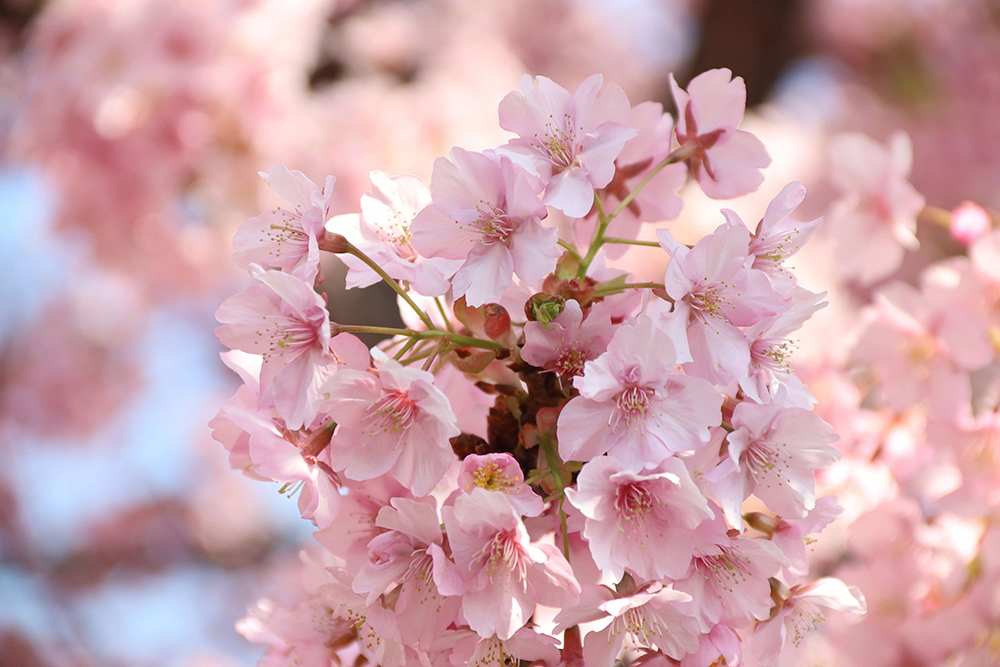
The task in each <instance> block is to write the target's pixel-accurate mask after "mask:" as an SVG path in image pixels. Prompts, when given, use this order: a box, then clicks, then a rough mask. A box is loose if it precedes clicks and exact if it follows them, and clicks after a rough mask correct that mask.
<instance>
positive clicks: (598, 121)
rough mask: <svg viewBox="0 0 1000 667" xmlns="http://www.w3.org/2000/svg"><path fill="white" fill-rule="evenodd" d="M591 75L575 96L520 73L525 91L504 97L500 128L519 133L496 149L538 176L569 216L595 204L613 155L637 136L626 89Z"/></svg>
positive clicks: (554, 203) (609, 173) (542, 79)
mask: <svg viewBox="0 0 1000 667" xmlns="http://www.w3.org/2000/svg"><path fill="white" fill-rule="evenodd" d="M603 82H604V78H603V77H602V76H601V75H600V74H594V75H592V76H590V77H588V78H587V79H586V80H585V81H584V82H583V83H581V84H580V87H579V88H577V89H576V92H575V93H573V94H572V95H571V94H570V93H569V91H567V90H566V89H565V88H563V87H561V86H559V85H558V84H556V83H555V82H554V81H552V80H551V79H547V78H545V77H544V76H536V77H532V76H530V75H527V74H525V75H524V76H522V77H521V81H520V88H521V92H520V93H518V92H512V93H509V94H508V95H507V96H506V97H505V98H503V100H501V101H500V127H502V128H503V129H505V130H509V131H511V132H514V133H515V134H517V135H519V137H520V138H518V139H512V140H511V141H510V142H509V143H508V144H507V145H506V146H503V147H501V148H499V149H498V150H497V152H498V153H499V154H501V155H507V156H509V157H510V158H511V159H513V160H515V161H517V162H518V163H519V164H520V165H521V166H523V167H524V168H526V169H528V171H530V172H532V173H533V174H535V175H537V176H539V177H540V178H541V179H542V183H543V184H544V185H545V186H546V188H545V199H544V202H545V203H546V204H548V205H549V206H552V207H553V208H557V209H559V210H560V211H562V212H563V213H565V214H566V215H568V216H570V217H571V218H582V217H583V216H585V215H587V213H588V212H589V211H590V209H591V207H592V206H593V205H594V190H595V189H597V188H603V187H604V186H606V185H607V184H608V183H610V182H611V179H612V177H614V174H615V158H616V157H618V155H619V153H621V152H622V149H623V148H624V147H625V142H626V141H628V140H629V139H630V138H632V137H634V136H635V135H636V131H635V130H633V129H632V128H630V127H629V126H628V125H627V123H628V122H629V110H630V108H631V107H630V105H629V101H628V97H626V96H625V91H623V90H622V89H621V88H619V87H618V86H617V85H615V84H613V83H609V84H607V85H606V86H603V88H602V84H603Z"/></svg>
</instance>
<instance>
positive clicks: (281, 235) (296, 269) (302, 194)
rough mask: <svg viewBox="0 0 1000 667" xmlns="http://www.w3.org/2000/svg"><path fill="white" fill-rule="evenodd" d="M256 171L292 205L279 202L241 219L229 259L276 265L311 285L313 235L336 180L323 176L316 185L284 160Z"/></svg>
mask: <svg viewBox="0 0 1000 667" xmlns="http://www.w3.org/2000/svg"><path fill="white" fill-rule="evenodd" d="M260 175H261V178H263V179H264V180H265V181H267V184H268V185H270V186H271V189H272V190H274V191H275V192H277V193H278V194H279V195H281V196H282V197H283V198H284V199H285V201H287V202H288V203H289V204H291V205H292V207H291V208H290V209H284V208H280V207H279V208H276V209H274V210H273V211H268V212H267V213H262V214H261V215H258V216H257V217H255V218H250V219H249V220H247V221H246V222H244V223H243V224H242V225H241V226H240V228H239V230H237V232H236V236H235V237H233V246H234V247H235V248H236V253H235V254H234V255H233V261H235V262H236V264H237V266H239V267H241V268H244V269H249V268H250V267H251V265H252V264H259V265H260V266H263V267H264V268H266V269H281V270H283V271H286V272H289V273H293V274H294V275H296V276H298V277H299V278H301V279H302V280H303V281H305V282H307V283H310V284H312V283H313V282H315V280H316V277H317V275H318V274H319V239H320V237H321V236H322V235H323V231H324V227H323V226H324V224H325V223H326V219H327V217H329V213H330V199H331V197H332V196H333V186H334V183H335V182H336V179H335V178H334V177H333V176H327V177H326V183H325V184H324V186H323V189H322V190H320V189H319V188H317V187H316V184H315V183H313V182H312V181H311V180H309V179H308V178H307V177H306V176H305V174H303V173H302V172H301V171H291V170H289V169H288V168H287V167H285V166H284V165H277V166H274V167H271V169H270V170H269V171H268V173H266V174H265V173H263V172H261V174H260Z"/></svg>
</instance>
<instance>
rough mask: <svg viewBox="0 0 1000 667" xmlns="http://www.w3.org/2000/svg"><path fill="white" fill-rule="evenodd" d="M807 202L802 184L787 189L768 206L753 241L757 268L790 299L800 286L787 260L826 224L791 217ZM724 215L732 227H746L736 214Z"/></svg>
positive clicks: (752, 250) (796, 183) (792, 184)
mask: <svg viewBox="0 0 1000 667" xmlns="http://www.w3.org/2000/svg"><path fill="white" fill-rule="evenodd" d="M805 198H806V188H805V186H804V185H802V184H801V183H799V182H798V181H794V182H792V183H789V184H788V185H786V186H785V187H784V188H782V190H781V192H779V193H778V194H777V196H775V198H774V199H772V200H771V203H770V204H768V205H767V210H766V211H765V212H764V217H763V218H761V219H760V222H758V223H757V229H756V230H755V231H754V233H753V235H752V236H751V238H750V247H749V253H750V254H751V255H753V256H754V261H753V268H755V269H758V270H760V271H763V272H764V273H766V274H767V277H768V278H770V279H771V284H772V285H774V288H775V289H776V290H777V291H778V292H780V293H781V294H786V295H787V294H788V293H789V292H790V291H791V290H792V288H794V287H795V284H796V280H795V276H794V275H793V274H792V273H791V272H790V271H789V270H788V269H786V268H785V266H784V262H785V260H786V259H788V258H789V257H791V256H792V255H794V254H795V253H797V252H798V251H799V250H801V249H802V246H804V245H805V244H806V243H807V242H808V241H809V239H811V238H812V236H813V234H815V233H816V230H817V229H819V226H820V224H822V222H823V218H816V219H815V220H811V221H809V222H800V221H798V220H795V219H794V218H792V217H791V214H792V211H794V210H795V209H796V208H797V207H798V205H799V204H801V203H802V200H803V199H805ZM722 214H723V215H724V216H726V220H728V221H729V224H731V225H737V226H744V225H745V223H744V222H743V221H742V220H741V219H740V217H739V216H738V215H737V214H736V212H735V211H731V210H729V209H725V210H723V211H722Z"/></svg>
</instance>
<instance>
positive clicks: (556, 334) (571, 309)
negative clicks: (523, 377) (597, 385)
mask: <svg viewBox="0 0 1000 667" xmlns="http://www.w3.org/2000/svg"><path fill="white" fill-rule="evenodd" d="M613 334H614V331H613V329H612V324H611V315H610V313H609V312H608V309H607V307H605V306H604V304H602V303H595V304H593V305H592V306H591V307H590V309H589V310H588V311H587V316H586V319H585V318H584V315H583V310H582V309H581V308H580V304H579V303H577V301H576V300H575V299H570V300H569V301H567V302H566V305H565V307H564V308H563V311H562V312H561V313H559V315H558V316H557V317H556V318H555V319H554V320H552V322H550V323H548V324H543V323H541V322H527V323H526V324H525V325H524V346H523V347H522V348H521V358H522V359H524V360H525V361H527V362H528V363H529V364H531V365H533V366H538V367H540V368H544V369H545V370H548V371H555V372H556V373H559V375H561V376H562V377H563V378H572V377H574V376H576V375H579V374H580V373H582V372H583V366H584V364H585V363H586V362H588V361H591V360H593V359H596V358H597V357H598V356H600V355H601V354H602V353H603V352H604V351H605V350H606V349H607V347H608V342H609V341H610V340H611V336H612V335H613Z"/></svg>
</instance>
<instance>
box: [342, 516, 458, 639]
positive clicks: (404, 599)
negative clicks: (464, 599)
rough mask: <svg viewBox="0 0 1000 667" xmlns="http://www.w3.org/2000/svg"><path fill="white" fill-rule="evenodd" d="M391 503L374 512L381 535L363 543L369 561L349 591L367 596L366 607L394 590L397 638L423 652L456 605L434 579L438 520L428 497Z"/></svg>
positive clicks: (448, 621) (439, 533)
mask: <svg viewBox="0 0 1000 667" xmlns="http://www.w3.org/2000/svg"><path fill="white" fill-rule="evenodd" d="M390 502H391V505H390V506H386V507H383V508H382V509H381V510H379V513H378V517H377V518H376V520H375V525H376V526H377V527H378V528H382V529H383V530H385V532H383V533H381V534H379V535H377V536H375V537H374V538H372V540H371V541H370V542H369V543H368V553H369V559H368V563H366V564H365V565H364V566H363V567H362V568H361V570H360V571H359V572H358V574H357V576H355V577H354V583H353V590H354V592H356V593H361V594H366V595H367V596H368V598H367V603H368V604H373V603H374V602H375V600H376V599H378V597H379V596H380V595H382V594H384V593H389V592H393V591H394V592H395V595H396V602H395V606H394V607H393V611H394V613H395V615H396V620H397V623H398V625H399V634H400V638H401V639H402V641H403V642H405V643H406V644H407V645H408V646H411V647H420V648H422V649H424V650H428V649H430V647H431V644H432V643H433V642H434V640H436V639H437V638H438V637H439V636H440V635H441V633H442V632H444V630H445V628H447V627H448V626H449V625H450V624H451V622H452V621H453V620H454V619H455V614H456V613H457V612H458V607H459V602H460V600H459V598H457V597H448V598H446V597H444V596H443V595H442V594H441V593H440V591H439V590H438V585H437V583H436V582H435V578H434V570H435V559H436V560H438V562H439V563H440V561H442V560H443V559H444V558H445V555H444V552H443V550H442V546H443V543H444V534H443V533H442V531H441V526H440V524H441V521H440V519H439V518H438V513H437V509H436V508H435V504H434V501H433V499H429V500H411V499H409V498H393V499H392V500H391V501H390ZM431 545H436V547H437V548H431ZM439 567H440V564H439Z"/></svg>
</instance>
